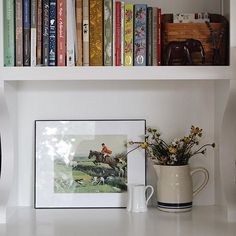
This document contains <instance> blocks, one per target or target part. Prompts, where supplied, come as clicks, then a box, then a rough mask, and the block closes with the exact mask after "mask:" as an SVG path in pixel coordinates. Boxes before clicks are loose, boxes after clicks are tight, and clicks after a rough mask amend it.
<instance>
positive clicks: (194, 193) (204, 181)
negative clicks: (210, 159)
mask: <svg viewBox="0 0 236 236" xmlns="http://www.w3.org/2000/svg"><path fill="white" fill-rule="evenodd" d="M197 172H202V173H203V174H204V180H203V183H202V184H201V185H200V186H199V187H198V188H197V189H195V190H193V196H196V195H197V194H198V193H199V192H200V191H201V190H202V189H204V187H205V186H206V185H207V183H208V180H209V172H208V170H207V169H205V168H202V167H198V168H194V169H193V170H191V171H190V175H191V176H192V175H194V174H195V173H197Z"/></svg>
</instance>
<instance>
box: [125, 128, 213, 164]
mask: <svg viewBox="0 0 236 236" xmlns="http://www.w3.org/2000/svg"><path fill="white" fill-rule="evenodd" d="M147 132H148V135H147V136H146V137H145V142H134V141H130V142H129V145H137V146H136V147H135V148H134V149H132V150H131V151H129V152H132V151H134V150H135V149H138V148H143V149H145V150H146V152H147V155H148V156H149V157H151V158H152V159H153V161H154V163H155V164H159V165H173V166H180V165H187V164H188V162H189V159H190V158H191V157H192V156H195V155H198V154H202V155H204V154H205V153H206V149H207V147H213V148H214V147H215V143H211V144H210V143H208V144H204V145H202V146H199V147H197V146H198V145H199V140H200V138H201V137H202V129H200V128H199V127H195V126H193V125H192V126H191V129H190V133H189V135H188V136H184V137H183V138H182V139H174V140H173V141H172V142H171V143H170V144H167V143H166V142H165V141H164V140H163V139H161V135H160V133H158V132H157V130H156V129H152V128H148V129H147Z"/></svg>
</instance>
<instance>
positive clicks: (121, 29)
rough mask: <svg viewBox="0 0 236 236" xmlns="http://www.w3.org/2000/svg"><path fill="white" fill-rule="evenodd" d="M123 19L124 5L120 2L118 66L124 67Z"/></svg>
mask: <svg viewBox="0 0 236 236" xmlns="http://www.w3.org/2000/svg"><path fill="white" fill-rule="evenodd" d="M124 19H125V3H124V2H121V10H120V65H121V66H123V65H124V39H125V33H124V25H125V24H124V22H125V21H124Z"/></svg>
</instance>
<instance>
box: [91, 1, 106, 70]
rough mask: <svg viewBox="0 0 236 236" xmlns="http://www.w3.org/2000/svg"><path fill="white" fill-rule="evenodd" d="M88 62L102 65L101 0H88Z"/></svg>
mask: <svg viewBox="0 0 236 236" xmlns="http://www.w3.org/2000/svg"><path fill="white" fill-rule="evenodd" d="M89 14H90V15H89V20H90V38H89V40H90V41H89V49H90V50H89V64H90V66H102V65H103V1H102V0H90V6H89Z"/></svg>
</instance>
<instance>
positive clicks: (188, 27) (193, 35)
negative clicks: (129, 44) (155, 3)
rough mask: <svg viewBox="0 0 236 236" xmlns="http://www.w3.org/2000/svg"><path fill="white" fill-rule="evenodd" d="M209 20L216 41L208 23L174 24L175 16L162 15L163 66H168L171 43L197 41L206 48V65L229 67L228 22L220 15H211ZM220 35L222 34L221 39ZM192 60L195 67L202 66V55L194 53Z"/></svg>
mask: <svg viewBox="0 0 236 236" xmlns="http://www.w3.org/2000/svg"><path fill="white" fill-rule="evenodd" d="M209 19H210V22H209V25H210V27H211V29H212V30H213V33H214V34H215V36H213V37H214V39H213V37H212V34H211V32H210V29H209V27H208V26H207V24H206V23H173V14H164V15H162V53H163V54H162V64H163V65H167V64H168V61H167V60H168V56H167V47H168V44H169V43H170V42H172V41H185V40H187V39H195V40H199V41H200V42H201V44H202V46H203V48H204V52H205V63H204V64H205V65H228V64H229V32H228V28H229V25H228V21H227V20H226V19H225V17H223V16H222V15H219V14H209ZM220 34H222V38H221V39H220ZM213 40H215V43H213ZM217 47H218V48H219V51H218V52H219V54H218V58H216V56H217V55H214V48H216V49H217ZM216 53H217V52H216ZM214 56H215V59H214ZM192 58H193V62H194V64H195V65H200V64H202V58H201V56H200V53H194V54H193V55H192ZM169 65H170V64H169Z"/></svg>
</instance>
